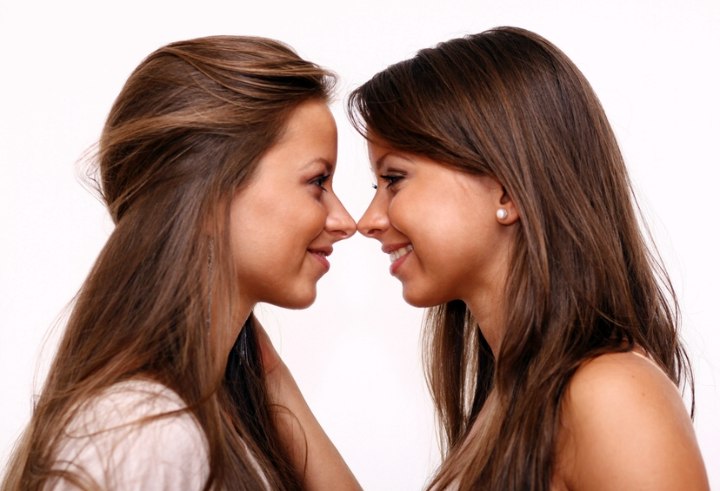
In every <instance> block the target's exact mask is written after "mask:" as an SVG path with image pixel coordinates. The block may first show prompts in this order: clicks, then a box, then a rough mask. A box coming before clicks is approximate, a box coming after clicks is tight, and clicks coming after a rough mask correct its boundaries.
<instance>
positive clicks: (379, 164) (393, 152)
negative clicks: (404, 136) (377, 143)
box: [370, 150, 412, 171]
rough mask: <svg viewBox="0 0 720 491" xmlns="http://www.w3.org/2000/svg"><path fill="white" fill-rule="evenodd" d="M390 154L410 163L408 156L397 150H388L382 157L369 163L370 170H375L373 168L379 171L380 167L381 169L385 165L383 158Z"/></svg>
mask: <svg viewBox="0 0 720 491" xmlns="http://www.w3.org/2000/svg"><path fill="white" fill-rule="evenodd" d="M390 156H392V157H397V158H399V159H401V160H404V161H406V162H409V163H412V160H411V159H409V158H408V157H406V156H405V155H404V154H403V153H401V152H398V151H397V150H390V151H389V152H387V153H386V154H384V155H383V156H382V157H380V158H379V159H377V160H376V161H375V162H373V163H371V164H370V170H372V171H375V169H377V170H378V171H380V169H382V168H383V167H384V166H385V165H386V164H385V160H386V159H387V158H388V157H390Z"/></svg>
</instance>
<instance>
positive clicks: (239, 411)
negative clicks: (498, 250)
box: [3, 36, 334, 490]
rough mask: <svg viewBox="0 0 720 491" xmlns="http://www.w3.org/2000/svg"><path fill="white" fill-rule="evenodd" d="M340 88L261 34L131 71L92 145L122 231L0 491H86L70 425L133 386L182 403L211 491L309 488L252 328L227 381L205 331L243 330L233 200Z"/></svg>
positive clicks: (92, 283)
mask: <svg viewBox="0 0 720 491" xmlns="http://www.w3.org/2000/svg"><path fill="white" fill-rule="evenodd" d="M333 83H334V77H333V75H332V74H331V73H329V72H327V71H326V70H324V69H322V68H320V67H319V66H317V65H315V64H313V63H310V62H308V61H305V60H303V59H301V58H300V57H299V56H298V55H297V54H296V53H295V52H294V51H293V50H292V49H290V48H289V47H287V46H285V45H284V44H282V43H279V42H277V41H274V40H270V39H264V38H257V37H240V36H214V37H206V38H199V39H193V40H188V41H181V42H176V43H172V44H169V45H167V46H165V47H162V48H160V49H158V50H157V51H155V52H154V53H152V54H151V55H150V56H148V57H147V58H146V59H145V60H144V61H143V62H142V63H141V64H140V65H139V66H138V67H137V68H136V69H135V71H134V72H133V73H132V74H131V76H130V77H129V79H128V80H127V82H126V84H125V86H124V87H123V89H122V91H121V93H120V95H119V96H118V97H117V99H116V101H115V103H114V105H113V107H112V109H111V111H110V114H109V116H108V119H107V122H106V124H105V127H104V130H103V133H102V136H101V139H100V142H99V147H98V158H97V162H98V170H99V176H100V178H99V180H100V183H99V184H100V191H101V193H102V197H103V199H104V201H105V203H106V204H107V207H108V209H109V211H110V215H111V216H112V219H113V221H114V222H115V225H116V226H115V229H114V231H113V232H112V234H111V236H110V238H109V239H108V241H107V243H106V245H105V246H104V248H103V250H102V252H101V253H100V255H99V257H98V259H97V261H96V263H95V265H94V267H93V268H92V271H91V272H90V274H89V276H88V278H87V280H86V281H85V283H84V284H83V286H82V288H81V290H80V292H79V294H78V296H77V297H76V300H75V304H74V307H73V311H72V314H71V316H70V319H69V321H68V324H67V327H66V330H65V333H64V337H63V338H62V341H61V343H60V346H59V349H58V351H57V354H56V357H55V359H54V362H53V364H52V367H51V368H50V371H49V376H48V378H47V380H46V382H45V385H44V387H43V390H42V393H41V395H40V396H39V399H38V400H37V403H36V404H35V408H34V412H33V415H32V419H31V422H30V424H29V425H28V428H27V430H26V432H25V433H24V435H23V437H22V439H21V441H20V443H19V444H18V447H17V448H16V450H15V453H14V456H13V458H12V460H11V462H10V464H9V467H8V474H7V476H6V480H5V483H4V485H3V489H8V490H9V489H13V490H14V489H23V490H26V489H40V488H42V487H43V484H44V483H46V482H47V481H48V480H49V479H51V478H53V477H57V476H63V477H65V478H66V479H69V480H71V481H72V482H76V483H78V484H82V485H83V486H88V487H92V486H93V484H90V483H87V481H85V480H84V479H85V478H84V477H83V476H82V475H71V474H70V473H69V472H68V471H63V470H59V469H57V468H56V463H55V462H54V456H55V452H56V451H57V446H58V442H59V439H60V437H61V435H62V431H63V428H64V427H65V426H66V425H67V424H68V422H69V421H70V420H71V419H72V417H73V416H74V414H75V412H76V411H77V407H79V404H81V403H82V402H83V401H87V400H88V399H89V398H91V397H93V396H95V395H96V394H98V393H99V392H100V391H102V390H103V389H105V388H107V387H110V386H111V385H113V384H115V383H118V382H120V381H123V380H127V379H130V378H133V377H146V378H151V379H154V380H157V381H159V382H161V383H163V384H165V385H166V386H168V387H169V388H171V389H172V390H174V391H175V392H176V393H177V394H178V395H180V396H181V398H182V399H183V400H184V402H185V403H187V405H188V408H189V410H190V411H191V412H192V414H193V415H194V417H195V418H196V419H197V421H198V422H199V424H200V426H201V428H202V429H203V431H204V433H205V436H206V438H207V442H208V446H209V459H210V461H209V469H210V476H209V479H208V481H207V483H206V489H209V488H210V487H218V488H225V489H257V488H259V487H261V486H262V485H263V481H264V480H266V481H267V483H268V484H269V485H270V486H271V487H272V488H273V489H297V488H300V483H301V481H302V476H299V475H297V473H296V472H295V471H293V470H292V468H291V465H290V460H289V456H287V455H286V454H285V452H284V451H283V447H282V446H281V444H280V442H279V440H278V436H277V434H276V432H275V430H274V427H273V425H272V424H271V420H272V418H273V411H274V408H271V407H270V406H269V403H268V399H267V397H266V392H265V387H264V378H263V369H262V364H261V359H260V356H259V353H258V347H257V345H256V338H255V336H254V334H253V331H252V316H251V318H250V319H249V320H248V321H247V323H246V325H245V326H244V328H243V329H242V331H241V334H240V336H239V337H238V340H237V341H236V345H235V347H234V348H233V350H232V352H231V354H230V358H229V360H228V363H227V369H226V371H225V373H222V370H218V366H219V363H218V362H217V360H216V358H217V356H216V354H217V353H218V352H219V351H218V350H219V347H218V346H217V345H218V341H217V340H218V336H210V335H209V330H210V328H211V326H210V325H209V324H210V323H211V322H212V324H213V326H212V327H213V328H214V329H215V330H217V331H225V332H227V331H230V330H232V328H233V324H234V323H237V322H238V315H237V312H235V311H234V305H235V303H236V302H234V299H235V298H236V294H237V292H238V289H239V288H238V284H237V283H238V277H237V275H236V274H235V272H234V269H233V265H234V262H233V261H232V257H231V253H230V250H229V233H228V226H229V208H230V207H229V203H230V201H231V199H232V198H233V196H234V195H235V193H237V192H238V191H241V190H242V187H243V185H244V184H245V183H247V181H248V178H249V177H250V176H251V175H252V173H253V171H254V169H255V168H256V167H257V164H258V160H259V159H260V157H261V156H262V155H263V154H264V152H265V151H266V150H268V148H270V147H271V146H272V145H273V144H274V143H275V142H276V141H277V140H278V138H279V136H280V135H281V133H282V131H283V128H284V125H285V122H286V121H287V119H288V117H289V115H290V113H291V112H292V111H293V109H295V108H296V107H297V106H298V105H300V104H301V103H303V102H305V101H308V100H314V99H317V100H327V99H328V97H329V94H330V91H331V90H332V86H333ZM211 309H212V316H211V315H210V312H211ZM239 322H243V320H240V321H239ZM235 325H236V324H235ZM248 450H249V451H250V453H251V454H252V457H250V456H249V455H248ZM256 464H257V465H256ZM258 465H259V468H260V471H258V470H257V467H258Z"/></svg>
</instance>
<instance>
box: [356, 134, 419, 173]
mask: <svg viewBox="0 0 720 491" xmlns="http://www.w3.org/2000/svg"><path fill="white" fill-rule="evenodd" d="M367 145H368V157H369V159H370V168H371V170H373V171H375V172H380V171H382V170H383V169H384V168H386V167H387V166H388V165H390V164H391V163H393V162H404V163H412V162H413V161H414V159H413V156H412V155H410V154H409V153H407V152H404V151H402V150H398V149H396V148H393V147H392V146H390V144H389V143H387V142H385V141H384V140H382V139H377V138H374V139H368V141H367Z"/></svg>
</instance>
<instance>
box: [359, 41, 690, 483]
mask: <svg viewBox="0 0 720 491" xmlns="http://www.w3.org/2000/svg"><path fill="white" fill-rule="evenodd" d="M348 110H349V116H350V119H351V121H352V123H353V125H354V126H355V127H356V129H358V131H360V132H361V133H362V134H363V135H365V137H366V138H369V139H372V138H381V139H382V140H383V141H384V142H385V143H386V144H387V145H389V146H390V147H393V148H396V149H398V150H401V151H405V152H408V153H412V154H418V155H423V156H425V157H429V158H431V159H433V160H435V161H437V162H440V163H443V164H445V165H448V166H450V167H453V168H456V169H458V170H461V171H463V172H470V173H475V174H481V175H489V176H492V177H494V178H496V179H497V180H498V181H499V182H500V183H501V184H502V185H503V187H504V188H505V190H506V191H507V193H508V194H509V196H511V198H512V199H513V202H514V204H515V206H516V207H517V209H518V213H519V216H520V221H519V226H518V227H517V230H516V236H515V239H514V246H513V251H512V255H511V259H510V267H509V271H508V276H507V282H506V286H505V288H506V291H505V298H507V299H513V302H512V303H511V302H507V304H506V305H505V307H504V308H505V313H504V317H503V318H504V319H505V326H506V330H505V334H504V337H503V341H502V346H501V348H500V351H499V353H498V354H497V359H495V357H494V356H493V353H492V352H491V351H490V349H489V346H488V345H487V342H486V341H485V339H484V338H483V336H482V332H481V331H480V330H479V329H478V325H477V322H476V321H475V320H474V319H473V318H472V316H471V314H470V312H469V310H468V308H467V306H466V305H465V304H464V302H462V301H460V300H456V301H452V302H449V303H447V304H445V305H441V306H438V307H435V308H433V309H431V310H430V311H429V312H428V313H427V316H426V331H425V334H426V338H425V340H426V349H425V356H426V376H427V380H428V384H429V386H430V389H431V393H432V395H433V399H434V402H435V405H436V408H437V412H438V419H439V422H440V425H441V427H442V432H443V434H442V437H443V438H442V440H443V453H444V455H445V457H446V459H445V460H444V463H443V465H442V466H441V468H440V469H439V471H438V473H437V474H436V476H435V478H434V479H433V481H432V483H431V485H430V487H435V486H437V487H438V489H442V488H444V487H446V486H448V485H449V484H450V483H451V482H452V481H454V480H457V482H459V484H460V489H477V487H478V486H480V487H481V488H482V489H549V487H550V480H551V477H552V471H553V465H554V451H555V435H556V430H557V425H558V418H559V414H560V406H561V401H562V397H563V394H564V392H565V389H566V387H567V384H568V382H569V380H570V378H571V377H572V375H573V374H574V373H575V371H576V370H577V368H578V367H579V366H580V364H581V363H583V362H584V361H587V360H588V359H590V358H592V357H595V356H598V355H600V354H603V353H608V352H617V351H627V350H631V349H633V347H636V346H638V347H641V348H643V349H644V350H646V352H647V353H648V354H649V356H650V357H651V358H652V359H653V360H654V361H655V362H657V363H658V365H659V366H660V367H661V368H662V369H663V370H664V371H665V372H666V374H667V375H668V376H669V377H670V379H671V380H672V381H673V382H675V383H676V384H678V385H680V384H681V382H683V380H684V378H685V377H686V378H687V379H688V380H689V381H690V384H691V388H692V372H691V370H690V366H689V362H688V358H687V354H686V352H685V350H684V348H683V347H682V344H681V343H680V340H679V336H678V332H677V326H678V324H679V319H678V315H677V311H678V310H677V301H676V298H675V294H674V291H673V289H672V285H671V283H670V280H669V278H668V276H667V273H666V272H665V270H664V268H663V266H662V264H661V262H660V261H659V259H657V258H656V257H655V256H654V251H653V250H651V249H650V247H649V246H648V244H646V242H645V241H644V240H643V236H642V232H641V229H640V227H639V225H638V220H637V217H636V208H637V204H636V200H635V197H634V195H633V192H632V188H631V185H630V180H629V177H628V174H627V171H626V169H625V164H624V162H623V158H622V155H621V152H620V149H619V147H618V144H617V142H616V140H615V137H614V134H613V132H612V129H611V127H610V124H609V122H608V120H607V118H606V116H605V113H604V111H603V109H602V106H601V105H600V102H599V101H598V99H597V97H596V95H595V94H594V92H593V90H592V88H591V87H590V85H589V83H588V82H587V80H586V79H585V77H584V76H583V75H582V74H581V73H580V71H579V70H578V69H577V67H576V66H575V65H574V64H573V63H572V62H571V61H570V60H569V59H568V58H567V56H566V55H564V54H563V53H562V52H561V51H560V50H559V49H558V48H557V47H555V46H554V45H553V44H551V43H550V42H549V41H547V40H546V39H544V38H542V37H540V36H538V35H537V34H534V33H531V32H529V31H526V30H523V29H519V28H513V27H499V28H495V29H491V30H488V31H485V32H483V33H480V34H475V35H469V36H465V37H462V38H457V39H453V40H450V41H447V42H444V43H441V44H439V45H437V46H436V47H434V48H429V49H424V50H421V51H419V52H418V53H417V55H416V56H415V57H413V58H411V59H409V60H405V61H402V62H399V63H397V64H395V65H392V66H390V67H388V68H387V69H385V70H383V71H381V72H380V73H378V74H376V75H375V76H374V77H373V78H372V79H371V80H369V81H368V82H366V83H365V84H364V85H362V86H361V87H359V88H357V89H356V90H355V91H353V92H352V94H351V95H350V97H349V100H348ZM481 410H482V411H483V417H482V421H481V424H480V426H479V429H478V431H479V435H478V436H475V437H474V438H473V439H472V440H471V441H469V442H467V445H466V446H465V447H464V448H462V450H461V449H460V443H462V442H463V441H464V439H465V437H466V436H467V434H468V432H469V430H470V428H471V427H472V426H473V423H474V422H475V420H476V418H477V417H478V414H479V413H480V411H481Z"/></svg>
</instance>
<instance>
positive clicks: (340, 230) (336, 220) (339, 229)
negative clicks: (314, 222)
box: [325, 194, 357, 241]
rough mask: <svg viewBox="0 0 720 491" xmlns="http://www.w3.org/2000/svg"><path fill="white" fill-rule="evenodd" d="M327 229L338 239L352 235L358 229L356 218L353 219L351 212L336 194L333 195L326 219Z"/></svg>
mask: <svg viewBox="0 0 720 491" xmlns="http://www.w3.org/2000/svg"><path fill="white" fill-rule="evenodd" d="M325 229H326V230H327V231H328V232H329V233H330V235H331V236H332V237H333V238H334V239H335V240H336V241H338V240H343V239H347V238H349V237H352V235H353V234H354V233H355V231H356V230H357V225H356V224H355V220H353V218H352V217H351V216H350V213H348V212H347V210H346V209H345V207H344V206H343V205H342V203H341V202H340V200H339V199H338V198H337V196H335V195H334V194H333V195H332V198H331V201H330V203H329V205H328V216H327V220H326V221H325Z"/></svg>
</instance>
